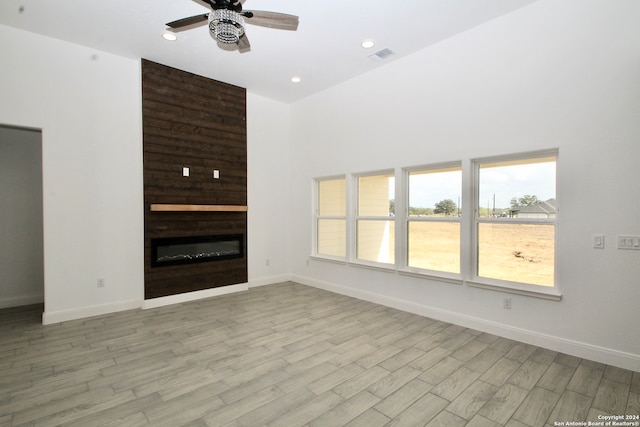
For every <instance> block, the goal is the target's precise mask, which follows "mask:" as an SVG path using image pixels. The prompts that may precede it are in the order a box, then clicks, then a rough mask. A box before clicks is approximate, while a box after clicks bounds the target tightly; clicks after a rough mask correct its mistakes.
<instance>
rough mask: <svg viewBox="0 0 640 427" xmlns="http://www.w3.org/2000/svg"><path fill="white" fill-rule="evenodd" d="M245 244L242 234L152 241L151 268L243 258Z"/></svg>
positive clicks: (168, 238) (169, 238)
mask: <svg viewBox="0 0 640 427" xmlns="http://www.w3.org/2000/svg"><path fill="white" fill-rule="evenodd" d="M243 242H244V238H243V236H242V235H241V234H232V235H219V236H188V237H167V238H158V239H151V266H152V267H161V266H166V265H177V264H191V263H197V262H209V261H219V260H223V259H232V258H242V257H243V256H244V247H243V246H244V245H243Z"/></svg>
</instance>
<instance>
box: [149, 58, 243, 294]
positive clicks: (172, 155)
mask: <svg viewBox="0 0 640 427" xmlns="http://www.w3.org/2000/svg"><path fill="white" fill-rule="evenodd" d="M142 113H143V120H142V123H143V152H144V203H145V211H144V212H145V214H144V215H145V217H144V222H145V231H144V234H145V236H144V252H145V299H150V298H157V297H161V296H168V295H174V294H179V293H184V292H191V291H197V290H203V289H209V288H215V287H219V286H225V285H231V284H237V283H245V282H247V256H246V247H247V241H246V230H247V214H246V212H188V211H187V212H152V211H151V209H150V206H151V205H152V204H193V205H239V206H246V204H247V129H246V90H245V89H244V88H240V87H237V86H233V85H229V84H226V83H222V82H218V81H215V80H211V79H208V78H205V77H202V76H198V75H195V74H191V73H187V72H184V71H181V70H177V69H174V68H170V67H167V66H164V65H160V64H157V63H154V62H151V61H147V60H142ZM183 167H188V168H189V176H188V177H184V176H183V175H182V169H183ZM214 170H218V171H219V178H218V179H215V178H214V172H213V171H214ZM226 234H242V235H244V236H245V238H244V248H245V253H244V256H243V257H242V258H237V259H229V260H218V261H212V262H206V263H199V264H189V265H178V266H161V267H151V260H150V257H151V245H150V242H151V239H153V238H159V237H182V236H207V235H226Z"/></svg>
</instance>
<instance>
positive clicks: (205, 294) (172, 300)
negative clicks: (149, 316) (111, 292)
mask: <svg viewBox="0 0 640 427" xmlns="http://www.w3.org/2000/svg"><path fill="white" fill-rule="evenodd" d="M246 290H249V284H248V283H240V284H237V285H229V286H220V287H218V288H211V289H204V290H202V291H194V292H185V293H183V294H178V295H169V296H166V297H160V298H152V299H146V300H144V301H143V302H142V308H143V309H144V310H146V309H149V308H157V307H164V306H165V305H171V304H179V303H182V302H188V301H195V300H199V299H204V298H210V297H217V296H219V295H226V294H231V293H234V292H242V291H246Z"/></svg>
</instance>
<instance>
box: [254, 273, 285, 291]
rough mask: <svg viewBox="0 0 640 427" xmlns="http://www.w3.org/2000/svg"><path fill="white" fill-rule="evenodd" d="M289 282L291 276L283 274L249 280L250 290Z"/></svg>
mask: <svg viewBox="0 0 640 427" xmlns="http://www.w3.org/2000/svg"><path fill="white" fill-rule="evenodd" d="M288 281H289V275H288V274H281V275H278V276H269V277H262V278H259V279H249V289H251V288H257V287H259V286H267V285H273V284H275V283H282V282H288Z"/></svg>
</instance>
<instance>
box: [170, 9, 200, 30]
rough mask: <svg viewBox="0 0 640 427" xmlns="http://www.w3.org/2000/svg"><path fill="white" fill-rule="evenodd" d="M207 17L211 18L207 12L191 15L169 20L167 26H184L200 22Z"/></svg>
mask: <svg viewBox="0 0 640 427" xmlns="http://www.w3.org/2000/svg"><path fill="white" fill-rule="evenodd" d="M207 19H209V14H208V13H205V14H202V15H195V16H190V17H188V18H182V19H178V20H177V21H173V22H169V23H168V24H167V27H171V28H182V27H186V26H189V25H192V24H199V23H201V22H205V21H206V20H207Z"/></svg>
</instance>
